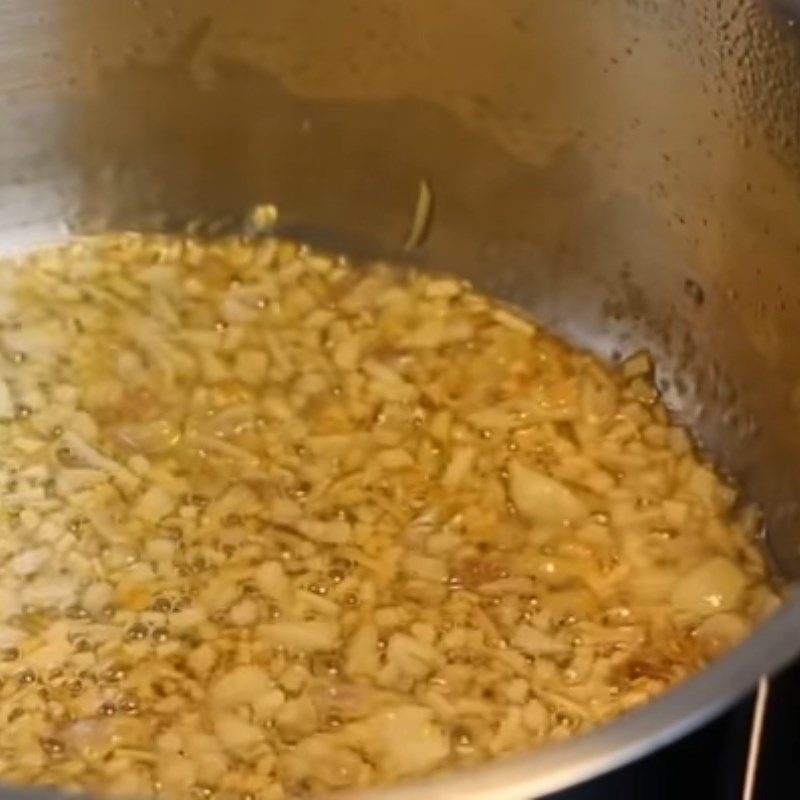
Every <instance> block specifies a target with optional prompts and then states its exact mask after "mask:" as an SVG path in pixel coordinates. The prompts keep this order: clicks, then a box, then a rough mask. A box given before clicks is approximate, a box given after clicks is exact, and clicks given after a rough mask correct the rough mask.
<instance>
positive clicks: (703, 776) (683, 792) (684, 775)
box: [548, 633, 800, 800]
mask: <svg viewBox="0 0 800 800" xmlns="http://www.w3.org/2000/svg"><path fill="white" fill-rule="evenodd" d="M798 635H800V633H798ZM754 707H755V694H753V695H751V696H749V697H747V698H746V699H745V700H743V701H742V702H740V703H739V704H738V705H737V706H735V707H734V708H732V709H731V710H730V711H728V712H727V713H726V714H724V715H723V716H721V717H720V718H718V719H716V720H714V721H713V722H711V723H709V724H708V725H706V726H705V727H704V728H702V729H700V730H699V731H697V732H695V733H693V734H691V735H689V736H687V737H686V738H684V739H682V740H680V741H679V742H676V743H675V744H673V745H671V746H670V747H667V748H664V749H663V750H660V751H658V752H657V753H655V754H654V755H651V756H649V757H648V758H644V759H641V760H640V761H637V762H635V763H634V764H632V765H630V766H628V767H625V768H623V769H621V770H617V771H616V772H613V773H611V774H609V775H606V776H604V777H603V778H600V779H598V780H595V781H591V782H589V783H587V784H583V785H581V786H579V787H577V788H574V789H569V790H567V791H564V792H559V793H558V794H555V795H551V796H550V798H548V800H606V799H608V800H633V799H634V798H636V800H639V799H640V798H641V799H642V800H644V798H646V800H693V798H699V799H700V800H743V798H744V800H784V798H785V800H800V662H798V663H796V664H795V665H793V666H792V667H790V668H789V669H787V670H785V671H784V672H783V673H781V674H780V675H778V676H777V677H775V678H773V679H771V680H770V681H769V690H768V694H767V697H766V705H765V707H764V711H765V714H764V725H763V728H762V732H761V740H760V748H759V750H758V753H759V755H758V760H757V762H756V772H755V780H754V783H753V792H752V794H751V795H750V797H749V798H745V795H744V783H745V770H746V765H747V759H748V752H749V750H750V741H751V730H752V727H753V712H754Z"/></svg>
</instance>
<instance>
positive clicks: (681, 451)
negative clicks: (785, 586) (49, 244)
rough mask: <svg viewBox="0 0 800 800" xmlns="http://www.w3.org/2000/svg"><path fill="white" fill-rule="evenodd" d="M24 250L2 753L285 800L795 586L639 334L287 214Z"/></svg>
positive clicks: (11, 364) (408, 752)
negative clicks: (489, 290) (603, 345)
mask: <svg viewBox="0 0 800 800" xmlns="http://www.w3.org/2000/svg"><path fill="white" fill-rule="evenodd" d="M0 282H1V283H2V286H0V298H1V300H0V350H1V352H2V371H0V482H1V485H2V493H1V495H0V525H2V537H0V559H1V560H2V563H1V564H0V778H2V780H4V781H9V782H20V783H26V784H47V785H55V786H60V787H64V788H68V789H82V790H90V791H92V792H96V793H99V794H106V795H127V796H158V797H172V798H193V799H194V798H225V799H230V800H245V799H246V798H250V799H251V800H256V798H258V799H263V800H276V799H277V798H282V797H295V796H306V795H308V794H315V793H321V792H326V791H330V790H332V789H337V788H345V787H348V788H350V787H357V786H367V785H372V784H379V783H385V782H389V781H394V780H399V779H403V778H408V777H411V776H418V775H424V774H428V773H430V772H432V771H436V770H440V769H446V768H453V767H457V766H463V765H469V764H475V763H478V762H481V761H483V760H486V759H489V758H492V757H494V756H498V755H501V754H504V753H509V752H515V751H522V750H525V749H529V748H533V747H535V746H537V745H538V744H540V743H543V742H545V741H548V740H554V739H560V738H564V737H567V736H570V735H573V734H575V733H578V732H580V731H583V730H586V729H588V728H590V727H592V726H594V725H596V724H598V723H600V722H602V721H604V720H607V719H609V718H612V717H614V716H616V715H618V714H620V713H623V712H624V711H626V710H628V709H630V708H632V707H635V706H637V705H639V704H641V703H643V702H645V701H646V700H648V699H649V698H650V697H652V696H655V695H657V694H659V693H661V692H663V691H664V690H666V689H667V688H669V687H670V686H671V685H673V684H674V683H676V682H677V681H680V680H681V679H683V678H684V677H685V676H686V675H688V674H690V673H691V672H692V671H694V670H696V669H698V668H700V667H701V666H702V665H703V664H705V663H706V662H707V661H708V660H709V659H710V658H712V657H714V656H715V655H716V654H717V653H718V652H719V651H720V650H723V649H725V648H727V647H729V646H730V645H732V644H733V643H734V642H736V641H738V640H739V639H740V638H741V637H742V636H744V635H745V634H746V633H747V632H748V631H749V630H750V628H751V627H752V626H753V625H754V624H755V623H756V622H757V621H758V620H759V619H760V618H761V617H762V616H763V615H764V614H765V613H767V612H768V611H769V610H770V609H771V608H773V607H774V605H775V602H776V600H775V598H774V596H773V594H772V593H771V591H770V590H769V589H768V587H767V584H766V580H765V576H764V568H763V564H762V561H761V559H760V556H759V555H758V553H757V551H756V550H755V548H754V547H753V545H752V544H751V543H750V542H751V537H752V534H753V531H754V527H755V524H756V518H755V515H753V514H750V513H745V514H744V515H740V516H738V517H734V516H733V512H732V508H733V503H734V499H735V493H734V491H733V490H732V489H731V488H730V487H729V486H727V485H726V484H725V483H724V482H723V481H721V480H720V479H719V478H718V477H717V476H716V475H715V473H714V472H713V470H712V469H711V468H710V467H709V466H708V465H706V464H704V463H702V462H701V461H700V460H699V459H698V457H697V456H696V455H695V453H694V452H693V450H692V448H691V446H690V442H689V439H688V437H687V436H686V434H685V433H684V432H683V431H681V430H680V429H678V428H676V427H675V426H674V425H673V424H672V423H671V422H670V419H669V416H668V414H667V413H666V411H665V410H664V408H663V407H662V406H661V405H660V403H659V399H658V397H657V394H656V392H655V390H654V389H653V386H652V384H651V382H650V364H649V362H648V360H647V358H646V357H644V356H637V357H634V358H633V359H631V360H630V361H629V362H627V363H626V364H625V365H623V368H622V369H621V370H619V371H616V372H612V371H611V370H610V369H608V368H606V367H604V366H602V365H601V364H600V363H599V362H597V361H596V360H595V359H593V358H591V357H589V356H587V355H586V354H584V353H581V352H578V351H575V350H572V349H570V348H569V347H567V346H566V345H564V344H563V343H561V342H559V341H558V340H556V339H554V338H553V337H552V336H550V335H548V334H547V333H546V332H544V331H542V330H540V329H538V328H537V327H536V326H535V324H533V323H531V322H530V321H529V320H526V319H523V318H521V317H519V316H517V315H515V314H513V313H512V312H509V311H508V310H506V309H504V308H502V307H501V306H499V305H497V304H496V303H494V302H493V301H492V300H490V299H489V298H486V297H484V296H482V295H480V294H477V293H475V292H474V291H473V290H471V289H470V288H469V287H467V286H465V285H463V284H461V283H460V282H458V281H456V280H451V279H446V278H438V277H431V276H425V275H409V274H407V273H402V272H397V271H393V270H391V269H388V268H386V267H372V268H370V269H367V270H357V269H355V268H353V267H351V266H349V265H348V264H346V263H343V262H340V261H336V260H333V259H330V258H328V257H326V256H322V255H317V254H313V253H310V252H308V251H307V250H304V249H302V248H299V247H297V246H296V245H294V244H292V243H290V242H275V241H268V242H262V243H260V244H244V243H242V242H239V241H235V240H225V241H219V242H214V243H205V244H203V243H200V242H197V241H192V240H186V239H176V238H159V237H152V236H151V237H145V236H136V235H121V236H108V237H101V238H98V239H90V240H85V241H80V242H76V243H74V244H72V245H70V246H69V247H66V248H63V249H61V250H51V251H47V252H42V253H37V254H34V255H32V256H30V257H29V258H27V259H26V260H25V261H24V262H22V263H20V264H15V265H6V266H5V268H4V270H3V272H2V275H1V276H0Z"/></svg>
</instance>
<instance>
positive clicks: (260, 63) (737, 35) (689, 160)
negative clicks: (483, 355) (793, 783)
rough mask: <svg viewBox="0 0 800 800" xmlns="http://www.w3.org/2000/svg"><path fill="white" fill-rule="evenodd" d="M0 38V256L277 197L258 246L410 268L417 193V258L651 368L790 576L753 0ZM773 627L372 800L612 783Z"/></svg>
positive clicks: (780, 314)
mask: <svg viewBox="0 0 800 800" xmlns="http://www.w3.org/2000/svg"><path fill="white" fill-rule="evenodd" d="M0 23H2V24H0V111H1V112H2V113H1V114H0V236H2V239H1V240H0V241H1V242H2V245H3V247H5V248H6V249H8V248H14V247H17V248H18V247H20V246H21V245H25V244H28V243H32V242H33V241H35V240H38V239H42V238H46V239H50V238H54V237H58V236H62V235H63V231H64V229H65V228H64V226H65V224H67V223H68V224H69V225H70V226H71V228H72V229H73V230H84V229H87V228H91V227H106V226H115V227H145V228H165V229H167V228H170V229H175V228H178V227H181V226H183V225H185V224H187V223H190V222H191V223H193V224H195V225H196V226H198V227H199V228H200V229H202V230H208V231H210V232H213V231H214V230H221V229H225V228H231V227H234V228H235V227H237V226H238V225H239V224H241V222H242V220H243V215H244V214H245V213H246V212H247V210H248V209H250V208H252V207H253V206H254V205H258V204H260V203H264V202H275V203H277V204H278V205H279V207H280V208H281V212H282V216H281V220H280V222H279V224H278V231H279V232H280V233H284V234H287V235H292V236H295V237H299V238H304V239H309V240H311V241H312V242H313V243H315V244H318V245H320V244H321V245H327V246H328V247H330V248H333V249H336V250H338V249H346V250H348V251H350V252H352V253H353V254H354V255H356V256H357V255H359V254H362V255H363V254H370V255H379V256H386V257H390V258H402V257H406V258H408V257H410V256H411V255H412V254H405V256H404V254H403V252H402V250H401V248H400V244H401V243H402V241H403V238H404V235H405V233H406V231H407V225H408V203H409V198H410V197H413V196H414V195H415V192H416V191H417V189H418V181H419V178H420V176H426V177H427V178H428V179H429V180H430V182H431V185H432V186H435V188H436V201H437V214H436V225H435V226H434V227H433V228H432V230H431V232H430V236H429V237H428V238H427V239H426V240H425V242H424V243H423V244H422V245H421V246H420V247H419V248H417V249H415V250H414V251H413V261H414V263H415V264H417V265H419V266H421V267H426V266H428V267H438V268H440V269H441V268H444V269H448V270H454V271H458V272H460V274H462V275H463V276H464V277H466V278H469V279H470V280H473V281H474V282H475V283H476V284H477V285H478V286H480V287H481V288H483V289H487V290H489V291H493V292H495V293H497V294H498V295H500V296H501V297H503V298H505V299H507V300H510V301H512V302H516V303H518V304H519V305H521V306H524V307H526V308H529V309H530V310H531V311H532V312H533V313H535V314H536V315H538V316H539V317H540V318H541V319H542V320H543V321H544V322H547V323H549V324H552V325H554V326H555V327H556V328H557V329H559V330H560V331H561V332H563V333H565V334H567V335H568V336H570V337H571V338H572V339H574V340H576V341H578V342H580V343H583V344H586V345H587V346H591V347H593V348H594V349H596V350H597V351H598V352H601V353H604V354H605V355H608V356H613V355H614V354H618V353H623V352H625V351H629V350H632V349H638V348H639V347H642V346H646V347H649V348H650V349H651V350H652V351H653V353H654V355H655V357H656V359H657V360H658V361H659V362H660V363H661V365H662V366H661V369H660V374H659V378H660V380H661V381H662V383H663V386H664V389H665V392H666V394H667V396H668V397H669V398H670V399H671V401H672V402H673V403H674V404H675V406H676V407H677V408H678V409H680V410H681V411H682V413H683V414H684V416H685V418H686V419H687V420H689V421H690V422H691V423H692V424H693V425H694V428H695V430H696V431H697V432H698V435H699V436H700V437H701V440H702V442H703V444H704V445H705V446H706V447H707V449H708V450H709V452H710V453H712V454H713V455H714V456H715V457H716V458H717V459H718V460H719V461H720V463H721V464H722V465H724V466H725V467H726V468H727V469H728V470H729V471H730V472H731V473H732V474H733V475H735V476H736V477H737V478H739V479H740V480H741V481H742V482H743V484H744V486H745V488H746V491H747V492H748V493H749V495H750V496H752V497H753V498H755V499H756V500H758V501H759V502H760V503H761V504H762V506H763V507H764V509H765V516H766V523H767V529H768V537H767V538H768V541H767V546H768V549H769V552H770V555H771V557H772V561H773V564H774V566H775V568H776V574H778V575H779V576H781V577H782V578H784V579H785V580H787V581H791V580H793V579H797V578H800V537H799V535H798V531H800V525H799V524H798V523H800V505H798V502H799V501H798V498H800V404H798V402H797V398H798V376H800V348H798V346H797V342H798V341H800V272H799V271H798V269H797V265H798V258H800V228H799V227H798V225H797V219H800V190H799V189H798V187H799V186H800V158H799V157H798V153H800V111H799V110H798V109H799V108H800V106H799V105H798V104H800V98H799V97H798V93H797V90H796V87H797V85H798V83H800V50H799V49H798V48H799V47H800V42H799V40H798V39H799V37H797V36H795V35H794V34H793V32H792V31H791V29H790V28H788V26H787V25H786V24H785V23H783V24H778V23H775V22H774V21H772V20H771V19H770V18H769V17H768V15H767V13H766V12H765V5H764V4H762V3H761V2H760V0H720V2H718V3H713V4H709V3H694V2H690V3H676V2H672V1H671V0H617V1H616V2H604V3H594V2H588V0H539V2H536V3H530V2H527V0H442V2H437V3H429V2H427V0H374V2H372V1H371V2H365V1H364V0H361V1H359V0H356V1H355V2H344V0H341V1H340V0H331V1H330V2H326V3H319V2H314V1H313V0H272V2H270V3H269V4H268V5H267V6H266V7H265V4H264V3H263V2H262V0H228V1H227V2H226V3H224V4H222V3H219V2H218V0H172V1H171V2H169V3H159V2H150V1H149V0H140V1H139V2H137V1H136V0H117V1H116V2H113V3H109V2H108V0H0ZM687 287H692V288H691V289H687ZM694 287H700V290H701V291H700V294H698V291H697V290H696V289H695V288H694ZM701 295H702V302H698V299H697V298H698V297H700V296H701ZM798 624H800V606H798V601H797V600H796V599H795V600H793V601H791V602H790V603H789V605H788V607H787V608H786V609H785V610H784V611H783V612H782V613H781V614H780V615H779V616H778V617H776V618H775V619H774V620H772V621H771V622H769V623H767V624H766V625H765V626H764V627H763V628H762V629H761V630H760V631H759V632H758V633H757V634H756V637H755V638H754V639H753V640H751V641H750V642H748V643H746V644H745V645H744V646H743V647H742V648H740V649H739V650H737V651H736V652H735V653H733V654H732V655H731V656H730V657H728V658H726V659H725V660H723V661H722V662H721V663H720V664H719V665H717V666H716V667H714V668H712V669H711V670H710V671H708V672H707V673H705V674H703V675H700V676H698V677H697V678H696V679H694V680H693V681H691V682H690V683H688V684H687V685H686V686H683V687H680V688H679V689H678V690H677V691H675V692H674V693H672V694H670V695H669V696H668V697H665V698H663V699H662V700H659V701H658V702H657V703H655V704H653V705H652V706H650V707H648V708H646V709H643V710H642V711H640V712H636V713H635V714H632V715H631V716H629V717H626V718H625V719H623V720H621V721H620V722H618V723H615V724H614V725H611V726H609V727H607V728H605V729H603V730H601V731H597V732H596V733H593V734H590V735H588V736H586V737H583V738H581V739H579V740H575V741H572V742H568V743H566V744H564V745H558V746H555V747H552V748H548V749H546V750H542V751H541V752H538V753H536V754H533V755H531V756H530V757H527V758H521V759H514V760H512V761H509V762H503V763H498V764H495V765H492V766H490V767H487V768H485V769H481V770H479V771H477V772H474V773H468V774H464V775H457V776H453V777H451V778H445V779H441V780H438V781H433V782H428V783H425V784H424V785H422V786H420V787H415V788H409V789H403V788H398V789H394V790H391V791H389V792H388V793H387V794H386V797H387V798H406V797H408V798H410V797H412V796H413V797H414V798H415V800H421V799H422V798H428V797H430V798H434V797H441V796H445V795H447V796H455V794H458V796H461V797H473V798H477V797H481V798H511V797H517V798H519V797H522V796H532V795H536V794H542V793H544V792H548V791H554V790H555V789H557V788H559V787H561V786H564V785H567V784H568V783H570V782H573V781H576V780H579V779H583V778H587V777H589V776H591V775H593V774H597V773H599V772H601V771H603V770H606V769H609V768H611V767H613V766H615V765H618V764H620V763H622V762H623V761H625V760H626V759H631V758H634V757H636V756H638V755H641V754H642V753H644V752H647V751H648V750H650V749H652V748H654V747H656V746H658V745H659V744H662V743H664V742H665V741H668V740H669V739H670V738H674V737H675V736H677V735H679V734H680V733H682V732H685V731H686V730H688V729H689V728H690V727H691V726H692V725H696V724H698V723H699V722H701V721H703V720H704V719H707V718H708V716H709V715H710V714H712V713H714V712H716V711H718V710H719V709H721V708H722V707H723V706H724V705H725V704H727V703H728V702H730V701H731V700H732V699H733V698H734V697H736V696H738V695H740V694H742V693H743V692H745V691H746V690H747V689H748V687H750V686H751V685H752V684H753V683H755V681H756V680H757V679H758V677H759V676H760V675H763V674H765V673H767V672H768V671H770V670H772V669H774V668H775V667H776V666H777V665H778V664H779V663H782V662H783V661H785V660H786V659H787V658H788V657H790V656H791V655H792V653H793V652H794V651H795V650H796V648H797V646H800V642H798V644H797V645H795V644H794V642H795V640H796V638H797V637H796V636H795V635H794V633H795V632H796V630H797V626H798ZM0 796H2V793H0ZM6 796H7V797H14V798H17V797H20V793H19V792H17V791H14V792H13V793H11V794H7V795H6Z"/></svg>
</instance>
